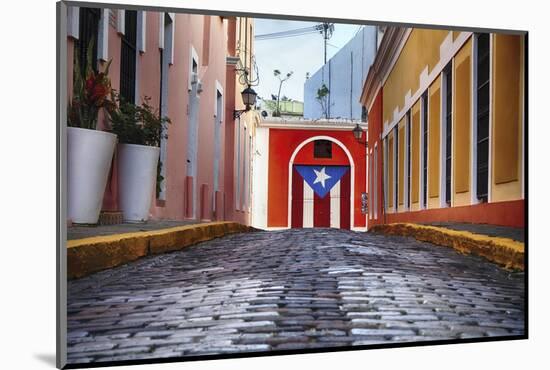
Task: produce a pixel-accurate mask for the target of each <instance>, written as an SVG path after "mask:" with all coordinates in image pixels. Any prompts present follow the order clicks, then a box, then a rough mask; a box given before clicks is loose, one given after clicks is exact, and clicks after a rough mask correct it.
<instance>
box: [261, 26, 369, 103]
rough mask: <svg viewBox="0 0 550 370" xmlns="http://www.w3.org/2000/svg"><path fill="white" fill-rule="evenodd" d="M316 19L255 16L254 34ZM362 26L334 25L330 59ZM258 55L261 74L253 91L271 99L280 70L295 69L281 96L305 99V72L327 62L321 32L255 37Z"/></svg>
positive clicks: (289, 27)
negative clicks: (274, 73) (280, 18)
mask: <svg viewBox="0 0 550 370" xmlns="http://www.w3.org/2000/svg"><path fill="white" fill-rule="evenodd" d="M317 24H318V23H317V22H301V21H285V20H273V19H255V20H254V25H255V28H256V30H255V34H256V35H262V34H268V33H274V32H280V31H287V30H294V29H297V28H303V27H308V26H315V25H317ZM360 27H361V26H359V25H356V24H338V23H336V24H335V25H334V33H333V35H332V38H331V39H329V40H328V43H329V46H327V61H328V60H329V59H330V58H331V57H332V56H333V55H334V54H336V52H338V50H340V49H341V48H342V47H343V46H344V45H345V44H346V43H347V42H348V41H349V40H351V39H352V38H353V36H354V35H355V34H356V32H357V31H358V30H359V28H360ZM254 48H255V53H254V54H255V57H256V63H257V65H258V74H259V77H260V80H259V85H258V86H254V87H253V88H254V90H256V92H257V93H258V95H259V96H260V97H262V98H266V99H270V98H271V94H274V95H277V91H278V89H279V80H278V79H277V78H276V77H275V76H274V75H273V70H274V69H279V70H280V71H281V74H282V75H286V73H287V72H290V71H293V72H294V74H293V75H292V77H291V78H290V79H289V80H288V81H286V82H285V83H284V84H283V87H282V90H281V97H282V96H283V95H286V96H287V97H288V98H291V99H294V100H299V101H304V83H305V81H306V73H307V72H309V73H310V75H313V74H314V73H315V72H316V71H317V70H319V69H320V68H321V67H322V66H323V64H324V42H323V36H322V35H321V34H320V33H311V34H307V35H301V36H294V37H287V38H279V39H270V40H255V42H254Z"/></svg>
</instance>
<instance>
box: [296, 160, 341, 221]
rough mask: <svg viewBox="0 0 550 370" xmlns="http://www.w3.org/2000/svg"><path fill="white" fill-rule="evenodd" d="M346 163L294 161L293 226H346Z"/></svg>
mask: <svg viewBox="0 0 550 370" xmlns="http://www.w3.org/2000/svg"><path fill="white" fill-rule="evenodd" d="M350 183H351V182H350V167H349V166H328V165H327V166H322V165H321V166H317V165H294V166H293V168H292V205H291V206H292V211H291V216H292V220H291V221H292V222H291V225H292V227H293V228H302V227H334V228H340V229H349V228H350V193H351V192H350Z"/></svg>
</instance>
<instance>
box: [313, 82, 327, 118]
mask: <svg viewBox="0 0 550 370" xmlns="http://www.w3.org/2000/svg"><path fill="white" fill-rule="evenodd" d="M329 94H330V90H329V89H328V87H327V85H325V84H323V85H321V87H320V88H318V89H317V96H316V97H315V99H317V101H318V102H319V104H320V105H321V112H323V116H324V117H325V118H326V119H328V96H329Z"/></svg>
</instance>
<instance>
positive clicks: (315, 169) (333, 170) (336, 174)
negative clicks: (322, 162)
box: [294, 165, 349, 198]
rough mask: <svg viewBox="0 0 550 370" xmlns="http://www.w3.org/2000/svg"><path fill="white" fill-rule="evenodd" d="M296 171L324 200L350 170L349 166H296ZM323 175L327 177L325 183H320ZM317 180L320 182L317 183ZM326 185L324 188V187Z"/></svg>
mask: <svg viewBox="0 0 550 370" xmlns="http://www.w3.org/2000/svg"><path fill="white" fill-rule="evenodd" d="M294 168H296V171H298V173H299V174H300V176H302V178H303V179H304V180H305V181H306V182H307V183H308V185H309V186H311V188H312V189H313V191H314V192H315V194H317V195H318V196H319V197H321V198H324V197H325V195H327V194H328V193H329V192H330V189H332V188H333V186H334V185H336V183H337V182H338V181H340V179H341V178H342V176H344V175H345V174H346V172H347V171H348V170H349V167H348V166H304V165H295V166H294ZM323 174H325V175H326V177H328V178H326V179H325V181H324V183H323V181H320V180H321V179H322V178H323ZM315 180H318V181H317V182H315ZM323 185H324V186H323Z"/></svg>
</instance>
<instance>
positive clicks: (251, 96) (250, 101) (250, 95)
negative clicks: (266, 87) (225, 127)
mask: <svg viewBox="0 0 550 370" xmlns="http://www.w3.org/2000/svg"><path fill="white" fill-rule="evenodd" d="M257 96H258V94H256V91H254V89H252V87H250V85H248V87H247V88H246V89H244V90H243V91H242V92H241V97H242V98H243V103H244V105H245V109H239V110H234V111H233V118H234V119H237V118H239V117H240V116H241V114H243V113H244V112H247V111H249V110H250V108H251V107H253V106H254V105H255V104H256V97H257Z"/></svg>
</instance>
